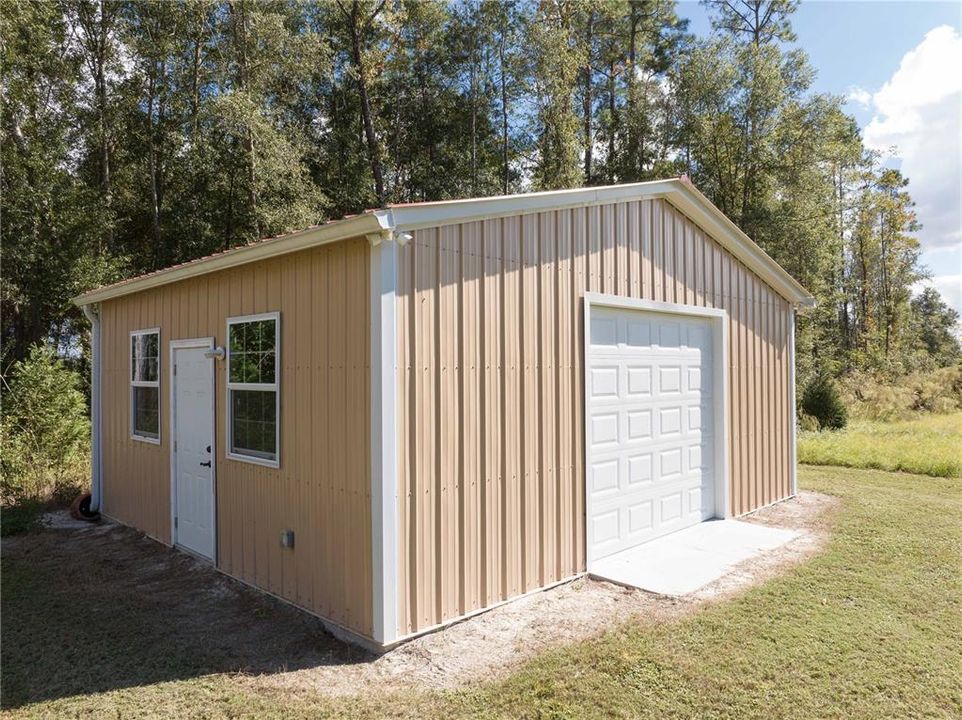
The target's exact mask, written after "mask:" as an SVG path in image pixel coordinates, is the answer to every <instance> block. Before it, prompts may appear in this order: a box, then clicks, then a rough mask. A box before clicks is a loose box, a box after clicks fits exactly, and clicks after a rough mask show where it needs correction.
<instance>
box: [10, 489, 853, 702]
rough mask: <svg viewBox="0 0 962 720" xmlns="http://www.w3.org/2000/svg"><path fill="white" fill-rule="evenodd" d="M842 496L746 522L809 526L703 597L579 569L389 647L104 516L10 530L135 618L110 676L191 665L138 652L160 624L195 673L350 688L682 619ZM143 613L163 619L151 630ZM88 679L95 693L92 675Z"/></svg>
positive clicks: (86, 598) (75, 585)
mask: <svg viewBox="0 0 962 720" xmlns="http://www.w3.org/2000/svg"><path fill="white" fill-rule="evenodd" d="M836 504H837V499H836V498H833V497H830V496H827V495H819V494H816V493H801V494H800V495H799V496H798V497H797V498H794V499H792V500H789V501H786V502H783V503H779V504H777V505H773V506H771V507H768V508H764V509H762V510H759V511H757V512H755V513H753V514H752V515H749V516H747V517H745V518H743V519H745V520H747V521H749V522H757V523H762V524H767V525H774V526H778V527H784V528H790V529H793V530H797V531H799V532H800V534H799V536H798V537H797V538H796V539H794V540H792V541H791V542H789V543H788V544H786V545H784V546H782V547H780V548H778V549H777V550H774V551H771V552H769V553H766V554H764V555H763V556H761V557H758V558H755V559H752V560H749V561H746V562H744V563H741V564H740V565H738V566H736V567H735V568H734V569H733V570H732V571H731V572H729V573H728V574H727V575H725V576H724V577H722V578H720V579H719V580H718V581H716V582H714V583H712V584H711V585H709V586H707V587H705V588H702V589H701V590H699V591H697V592H696V593H693V594H692V595H689V596H686V597H683V598H669V597H664V596H659V595H654V594H651V593H647V592H644V591H641V590H635V589H630V588H625V587H622V586H619V585H614V584H611V583H607V582H602V581H597V580H593V579H589V578H579V579H577V580H574V581H572V582H570V583H566V584H563V585H560V586H558V587H555V588H553V589H550V590H546V591H544V592H539V593H534V594H532V595H529V596H527V597H524V598H520V599H517V600H514V601H512V602H509V603H506V604H504V605H502V606H500V607H498V608H495V609H493V610H490V611H488V612H485V613H482V614H480V615H477V616H475V617H473V618H470V619H467V620H464V621H461V622H458V623H456V624H454V625H451V626H450V627H448V628H446V629H444V630H442V631H439V632H435V633H431V634H429V635H425V636H423V637H420V638H416V639H414V640H412V641H410V642H407V643H405V644H403V645H401V646H399V647H398V648H396V649H394V650H393V651H391V652H389V653H387V654H385V655H383V656H380V657H377V656H373V655H370V654H368V653H365V652H363V651H360V650H358V649H357V648H354V647H351V646H348V645H345V644H344V643H341V642H339V641H337V640H335V639H334V638H332V637H331V636H330V635H328V634H327V633H326V632H325V630H324V629H323V626H322V624H321V622H320V621H319V620H317V619H316V618H314V617H313V616H310V615H308V614H307V613H304V612H301V611H299V610H297V609H295V608H293V607H291V606H289V605H286V604H285V603H282V602H279V601H277V600H275V599H273V598H271V597H269V596H267V595H265V594H263V593H260V592H258V591H256V590H254V589H252V588H249V587H247V586H245V585H243V584H242V583H239V582H236V581H234V580H232V579H231V578H228V577H227V576H225V575H223V574H221V573H219V572H217V571H216V570H214V569H213V568H211V567H210V566H209V565H207V564H205V563H202V562H199V561H197V560H195V559H194V558H192V557H191V556H188V555H186V554H184V553H180V552H176V551H173V550H171V549H169V548H166V547H164V546H162V545H160V544H158V543H156V542H154V541H152V540H150V539H149V538H146V537H145V536H144V535H142V534H141V533H138V532H136V531H134V530H131V529H129V528H124V527H121V526H118V525H116V524H113V523H107V522H104V523H101V524H95V525H92V524H89V523H84V522H80V521H75V520H73V519H71V518H70V517H69V516H67V515H66V514H61V513H58V514H55V515H52V516H50V517H49V518H48V522H47V528H46V529H45V530H44V531H42V532H39V533H33V534H30V535H26V536H21V537H16V538H7V539H4V541H3V546H2V547H3V556H4V565H5V571H6V568H7V563H8V561H9V562H12V563H14V564H16V563H20V564H21V565H24V564H26V563H29V564H30V566H31V567H32V568H34V569H35V570H36V571H39V572H42V571H43V569H44V568H47V571H48V574H49V578H50V579H47V580H45V582H56V583H61V582H62V583H63V585H62V587H61V586H58V587H57V588H52V589H51V592H54V593H62V594H63V595H64V602H65V603H67V604H71V605H73V606H75V607H76V606H78V604H79V606H81V607H82V606H83V604H84V603H88V604H91V605H94V604H96V605H97V606H98V607H105V606H109V607H110V608H111V618H110V623H111V633H112V635H113V636H114V637H115V638H116V635H117V633H118V628H123V627H126V626H127V625H130V626H131V630H130V633H131V637H129V638H127V637H125V636H123V635H122V636H121V637H120V639H119V641H117V642H116V647H117V648H121V649H120V650H118V651H117V653H113V654H112V655H111V664H113V665H114V666H115V667H114V668H113V669H105V670H104V673H103V674H104V683H114V684H116V683H117V682H118V681H117V673H118V672H120V674H121V676H123V670H124V669H125V668H131V667H132V666H134V665H136V667H137V668H138V669H139V672H140V675H139V676H137V677H131V678H129V679H127V680H125V681H124V684H134V683H136V684H141V683H143V682H152V681H157V680H164V679H173V678H175V677H178V676H181V675H183V674H184V671H182V670H179V669H177V668H171V666H170V663H166V664H164V665H162V666H159V667H158V669H157V671H156V675H157V676H156V677H155V676H154V675H152V674H150V673H151V672H153V671H152V670H150V665H149V663H147V664H145V663H144V661H143V660H142V659H141V658H140V656H139V655H137V656H136V657H134V655H136V653H138V652H140V649H139V648H140V646H142V645H143V641H142V640H141V638H142V637H144V636H150V635H151V633H152V632H153V631H155V630H156V633H155V634H156V636H157V638H158V642H159V643H160V645H159V646H158V647H155V648H153V649H152V651H151V654H150V655H149V657H151V658H152V657H154V656H155V655H156V654H157V653H163V652H165V650H164V648H167V647H169V648H170V649H171V650H170V651H171V652H176V653H179V654H181V655H182V654H183V653H185V652H188V653H191V654H192V655H191V656H190V657H189V658H186V660H185V663H184V665H185V666H186V667H189V668H190V674H193V675H196V674H206V673H215V672H230V673H238V676H237V680H238V681H239V682H243V683H249V684H251V685H254V686H270V687H281V688H286V689H290V690H293V691H304V690H307V691H315V692H320V693H324V694H329V695H349V694H357V693H362V692H371V691H378V692H383V691H386V690H402V691H403V690H419V689H427V688H451V687H457V686H460V685H465V684H469V683H472V682H477V681H482V680H490V679H492V677H496V676H498V675H501V674H504V673H505V672H506V671H508V670H510V669H511V668H513V667H516V666H517V665H518V664H519V663H521V662H523V661H524V660H527V659H529V658H531V657H533V656H534V655H536V654H538V653H539V652H541V651H543V650H545V649H547V648H549V647H553V646H557V645H561V644H565V643H569V642H573V641H577V640H582V639H586V638H590V637H594V636H597V635H599V634H600V633H602V632H604V631H605V630H608V629H611V628H612V627H614V626H617V625H618V624H621V623H624V622H628V621H633V622H641V623H653V622H662V621H666V620H673V619H677V618H680V617H683V616H684V615H685V614H686V613H689V612H691V611H692V610H694V609H697V608H698V607H700V606H702V605H704V604H705V603H708V602H717V601H719V600H720V599H723V598H726V597H730V596H732V595H734V594H736V593H738V592H741V591H743V590H744V589H745V588H747V587H749V586H751V585H753V584H756V583H759V582H761V581H763V580H765V579H767V578H770V577H772V576H774V575H776V574H778V573H780V572H783V571H784V570H785V569H786V568H787V567H789V566H791V565H794V564H796V563H798V562H801V561H803V560H805V559H807V558H809V557H811V556H812V555H813V554H814V553H815V552H817V551H818V549H819V548H820V547H821V546H822V544H823V543H824V541H825V539H826V537H827V536H828V530H829V525H830V521H831V514H832V513H831V510H833V509H834V507H835V506H836ZM44 577H47V576H44ZM145 618H147V619H146V620H145ZM24 620H25V621H29V620H28V619H26V618H25V619H24ZM125 620H126V621H127V622H125ZM145 622H147V623H148V625H154V624H155V627H149V626H148V627H145V626H144V623H145ZM54 631H55V629H51V632H54ZM124 648H128V649H126V650H125V649H124ZM130 648H132V649H130ZM124 652H129V653H131V657H124V655H123V653H124ZM113 655H119V656H117V657H114V656H113ZM66 670H67V669H66V668H65V669H64V671H66ZM51 671H52V672H56V671H57V668H51ZM128 672H130V671H129V670H128ZM168 676H169V677H168ZM83 681H84V682H85V683H88V689H89V683H90V682H91V679H90V677H89V675H85V676H84V678H83ZM94 684H96V682H95V683H94ZM104 689H106V688H104Z"/></svg>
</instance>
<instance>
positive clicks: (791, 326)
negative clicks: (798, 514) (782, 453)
mask: <svg viewBox="0 0 962 720" xmlns="http://www.w3.org/2000/svg"><path fill="white" fill-rule="evenodd" d="M788 394H789V402H790V403H791V406H790V411H791V418H792V434H791V435H790V436H789V439H788V442H789V445H790V447H789V450H790V459H791V463H792V467H791V470H790V475H789V479H790V480H791V483H792V496H795V495H798V450H797V444H798V439H797V436H798V406H797V405H796V404H795V308H794V307H792V309H791V313H789V321H788Z"/></svg>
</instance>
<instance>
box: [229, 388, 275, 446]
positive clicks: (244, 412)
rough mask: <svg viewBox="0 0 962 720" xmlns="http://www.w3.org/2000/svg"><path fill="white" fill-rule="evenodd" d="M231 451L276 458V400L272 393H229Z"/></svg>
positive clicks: (271, 391)
mask: <svg viewBox="0 0 962 720" xmlns="http://www.w3.org/2000/svg"><path fill="white" fill-rule="evenodd" d="M230 392H231V411H232V412H231V422H232V423H233V426H232V429H231V440H232V446H231V452H233V453H236V454H238V455H250V456H252V457H257V458H265V459H268V460H273V459H275V458H276V457H277V401H276V393H275V391H273V390H231V391H230Z"/></svg>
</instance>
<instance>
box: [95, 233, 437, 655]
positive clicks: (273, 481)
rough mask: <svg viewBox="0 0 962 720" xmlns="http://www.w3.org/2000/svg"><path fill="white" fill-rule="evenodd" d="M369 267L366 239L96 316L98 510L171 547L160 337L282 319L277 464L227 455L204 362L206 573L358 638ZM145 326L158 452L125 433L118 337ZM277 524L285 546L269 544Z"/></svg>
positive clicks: (366, 465) (165, 352) (123, 361)
mask: <svg viewBox="0 0 962 720" xmlns="http://www.w3.org/2000/svg"><path fill="white" fill-rule="evenodd" d="M368 262H369V249H368V243H367V241H366V240H364V239H358V240H350V241H345V242H341V243H337V244H334V245H328V246H324V247H320V248H316V249H312V250H305V251H302V252H298V253H293V254H290V255H285V256H281V257H276V258H272V259H269V260H264V261H261V262H258V263H254V264H251V265H246V266H243V267H240V268H237V269H233V270H227V271H222V272H218V273H213V274H210V275H205V276H201V277H198V278H194V279H190V280H184V281H181V282H178V283H175V284H172V285H166V286H162V287H159V288H156V289H152V290H147V291H144V292H141V293H137V294H134V295H129V296H125V297H122V298H117V299H114V300H108V301H106V302H105V303H103V308H102V312H103V351H104V352H103V373H104V375H103V378H104V380H103V392H104V395H103V407H104V437H103V448H104V510H105V512H106V513H107V514H109V515H110V516H112V517H115V518H117V519H118V520H120V521H122V522H124V523H127V524H129V525H133V526H134V527H137V528H139V529H141V530H143V531H144V532H146V533H148V534H150V535H152V536H154V537H156V538H158V539H160V540H162V541H164V542H170V539H171V528H170V516H171V511H170V500H171V498H170V445H169V443H170V414H169V413H170V367H169V361H170V353H169V344H168V343H169V341H170V340H174V339H181V338H193V337H208V336H213V337H214V338H215V340H216V342H217V343H218V344H220V345H224V344H225V343H226V339H225V337H224V333H225V332H226V319H227V318H228V317H231V316H237V315H248V314H253V313H260V312H269V311H280V313H281V363H282V367H281V377H280V387H281V417H280V422H281V448H280V450H281V467H280V468H279V469H272V468H266V467H260V466H257V465H251V464H249V463H244V462H238V461H235V460H228V459H227V458H226V456H225V438H226V427H225V425H226V419H225V415H224V414H225V410H226V405H225V377H224V373H225V367H224V365H225V364H224V363H223V362H217V363H216V385H215V388H216V404H215V413H216V417H217V435H216V437H217V440H216V447H217V462H216V483H217V490H216V495H217V556H218V557H217V560H218V566H219V567H220V568H221V569H222V570H224V571H225V572H227V573H228V574H230V575H233V576H235V577H238V578H240V579H241V580H244V581H246V582H249V583H252V584H254V585H257V586H259V587H261V588H263V589H265V590H268V591H269V592H272V593H274V594H276V595H279V596H281V597H283V598H285V599H287V600H290V601H291V602H293V603H296V604H297V605H300V606H302V607H305V608H307V609H309V610H311V611H313V612H316V613H317V614H319V615H321V616H323V617H325V618H328V619H330V620H332V621H334V622H336V623H338V624H340V625H343V626H345V627H347V628H349V629H351V630H354V631H355V632H358V633H361V634H363V635H368V636H370V635H371V627H372V619H371V613H372V607H371V603H372V585H371V513H370V508H371V494H370V482H369V477H370V451H369V418H368V413H369V406H370V400H369V395H368V393H369V392H370V368H369V329H368V328H369V322H370V320H369V318H370V315H369V289H368V286H369V269H368ZM150 327H160V329H161V369H162V370H161V382H160V395H161V431H160V436H161V443H160V445H151V444H147V443H143V442H139V441H135V440H131V439H130V437H129V430H128V428H129V422H130V419H129V387H128V362H129V361H128V357H127V353H128V345H129V340H128V333H129V332H130V331H131V330H136V329H140V328H150ZM452 377H453V372H452ZM454 494H455V493H454V492H452V493H451V495H452V496H454ZM286 529H292V530H294V531H295V548H294V549H293V550H285V549H283V548H281V546H280V542H279V537H280V533H281V531H283V530H286Z"/></svg>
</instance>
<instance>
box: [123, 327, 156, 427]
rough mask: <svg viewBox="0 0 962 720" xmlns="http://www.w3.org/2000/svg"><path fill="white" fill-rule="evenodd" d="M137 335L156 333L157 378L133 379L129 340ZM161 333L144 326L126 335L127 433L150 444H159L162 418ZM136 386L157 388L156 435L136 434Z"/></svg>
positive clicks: (131, 348) (131, 351)
mask: <svg viewBox="0 0 962 720" xmlns="http://www.w3.org/2000/svg"><path fill="white" fill-rule="evenodd" d="M139 335H156V336H157V379H156V380H134V378H133V360H134V357H133V347H132V343H131V342H130V341H131V340H133V339H134V338H135V337H137V336H139ZM162 342H163V340H162V333H161V332H160V328H159V327H152V328H144V329H142V330H131V331H130V333H129V334H128V336H127V389H128V395H129V397H128V399H127V417H128V423H127V433H128V435H129V436H130V439H131V440H136V441H137V442H143V443H148V444H150V445H160V436H161V427H162V426H163V418H162V417H161V412H160V411H161V405H162V403H161V402H160V377H161V374H162V373H163V369H164V368H163V363H162V361H161V356H162V355H163V349H162V348H161V343H162ZM138 387H152V388H157V437H150V435H138V434H137V432H136V428H135V427H134V423H135V417H134V416H135V413H134V388H138Z"/></svg>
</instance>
